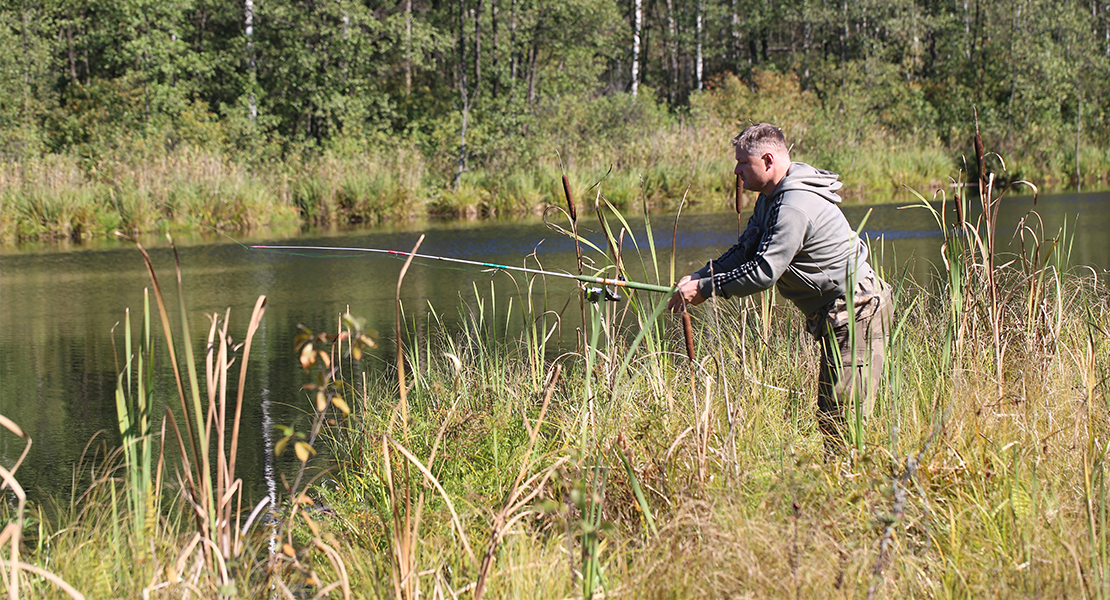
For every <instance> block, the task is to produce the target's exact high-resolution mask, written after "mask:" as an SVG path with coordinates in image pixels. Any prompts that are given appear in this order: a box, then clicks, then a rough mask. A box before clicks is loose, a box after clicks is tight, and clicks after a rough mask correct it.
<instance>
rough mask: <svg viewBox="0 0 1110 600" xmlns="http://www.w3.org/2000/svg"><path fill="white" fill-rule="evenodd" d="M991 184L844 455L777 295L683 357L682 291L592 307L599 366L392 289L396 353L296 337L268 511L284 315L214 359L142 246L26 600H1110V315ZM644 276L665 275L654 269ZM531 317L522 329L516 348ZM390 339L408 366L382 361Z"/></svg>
mask: <svg viewBox="0 0 1110 600" xmlns="http://www.w3.org/2000/svg"><path fill="white" fill-rule="evenodd" d="M982 159H983V157H982V155H980V156H979V157H977V160H982ZM992 181H993V178H986V179H985V180H981V185H980V187H979V188H978V190H977V191H978V192H979V193H980V194H982V197H983V198H986V201H984V202H982V206H981V209H982V210H980V211H977V212H979V214H982V215H984V216H983V217H980V218H979V219H978V220H977V222H975V223H968V222H964V221H963V219H962V215H967V214H970V213H971V210H970V208H971V205H972V200H971V199H970V198H968V197H966V196H965V197H963V198H962V200H960V201H959V202H957V203H955V204H953V203H951V202H950V203H948V204H947V205H946V206H944V207H943V210H942V211H938V210H937V209H936V208H935V207H934V206H933V205H931V204H930V203H928V202H927V201H926V198H925V197H924V196H920V197H919V198H918V202H919V206H918V208H916V210H921V211H922V216H923V218H935V219H936V221H937V226H938V228H939V229H940V230H941V231H942V232H943V235H944V237H945V245H944V253H945V258H946V260H945V262H944V263H943V270H942V271H941V272H939V273H938V276H939V277H938V279H937V280H930V281H923V282H917V281H913V280H911V279H908V278H906V277H905V275H904V274H903V273H896V272H894V273H883V274H882V276H883V278H884V279H886V280H887V281H890V282H892V284H893V285H894V296H895V304H896V306H897V307H898V308H897V314H896V316H895V324H894V326H893V329H892V331H891V332H890V338H889V340H888V341H887V343H885V344H884V352H885V353H886V358H885V362H884V364H885V367H884V369H885V370H884V377H883V385H882V386H881V389H880V396H879V398H878V401H877V403H876V406H877V410H876V412H875V414H874V415H873V416H872V417H871V418H870V419H869V420H867V421H863V420H861V419H855V418H853V413H852V410H851V407H850V404H851V403H849V409H848V411H847V414H846V420H845V427H846V429H845V433H844V439H843V442H844V444H845V447H844V448H843V449H842V450H841V451H839V452H835V451H834V452H832V453H830V452H829V450H828V448H827V446H826V445H825V440H823V439H822V436H821V434H820V433H819V432H818V430H817V427H816V425H815V422H814V421H815V420H814V418H813V414H814V398H815V396H816V394H815V390H814V386H815V381H816V377H815V376H814V372H815V371H816V369H817V368H818V357H817V352H816V349H815V348H814V347H813V344H812V340H811V339H810V338H809V337H808V334H806V333H805V332H804V330H802V329H799V326H798V317H797V315H796V314H794V313H795V311H794V310H793V309H791V308H788V307H782V306H779V305H777V304H776V302H775V299H774V294H773V293H770V292H769V293H765V294H763V295H760V296H756V297H750V298H746V299H742V300H735V299H733V300H727V301H726V300H714V301H710V302H707V303H705V304H704V305H702V306H699V307H696V308H695V309H694V310H693V311H692V317H693V318H692V320H691V322H692V327H691V328H690V329H689V333H686V334H685V335H686V336H689V337H685V339H684V329H683V327H682V325H681V322H682V321H683V320H682V319H676V318H674V316H672V315H666V314H663V309H664V307H665V304H666V298H665V297H661V296H659V295H651V294H647V293H642V292H639V293H632V294H629V295H628V297H627V298H626V299H625V301H624V302H622V303H620V304H615V303H606V302H602V303H601V304H594V303H589V302H583V303H582V305H581V311H582V318H583V326H582V328H581V329H580V330H579V331H580V335H579V337H578V341H577V347H576V348H569V349H554V348H551V347H550V346H549V345H548V341H549V339H550V335H551V332H552V331H554V330H555V328H558V327H560V326H561V318H560V316H559V315H558V314H557V313H556V311H553V310H550V309H551V307H550V306H547V305H546V304H545V302H546V300H545V295H544V294H543V293H542V292H543V289H544V281H543V279H542V278H540V277H536V276H529V277H525V278H522V280H521V281H520V284H521V285H520V287H519V288H518V289H519V292H518V294H519V295H516V296H513V297H512V298H497V297H494V292H492V291H490V292H489V295H485V294H479V295H478V298H477V300H476V301H475V302H473V303H470V304H464V305H461V306H459V307H458V310H459V311H460V315H461V316H462V317H463V318H462V323H463V325H462V327H461V328H460V329H457V330H453V331H449V330H448V329H447V328H446V327H444V326H443V323H442V322H441V321H440V320H439V317H438V315H437V313H436V312H435V310H443V308H444V307H438V308H437V309H433V311H432V313H431V314H429V315H428V316H427V322H424V323H408V322H406V319H405V317H404V316H403V314H404V311H403V310H402V309H403V307H402V306H401V304H400V300H399V299H398V301H397V307H396V310H397V318H396V331H395V332H394V335H395V336H396V337H394V338H393V339H394V340H403V344H399V345H395V344H394V342H393V341H389V340H387V339H386V338H379V337H378V335H379V334H377V333H376V332H371V331H368V330H366V329H365V323H364V322H363V321H362V320H360V319H359V318H357V317H356V316H352V315H350V314H344V315H337V318H336V320H335V322H333V323H331V324H330V325H329V324H313V325H312V326H311V327H306V326H303V325H302V326H300V334H299V336H298V337H297V339H296V340H295V342H294V347H292V348H290V349H289V360H291V361H293V360H295V361H299V364H300V366H301V367H302V368H303V370H304V382H305V383H304V385H303V386H302V387H301V388H300V390H299V391H297V392H295V395H296V396H297V397H298V398H299V400H298V401H299V402H300V403H301V405H302V406H303V408H304V411H305V413H304V418H303V419H302V420H301V422H299V423H278V424H276V427H275V428H274V432H273V434H272V435H271V436H269V438H267V439H268V440H270V441H268V442H267V444H268V445H267V448H272V450H273V452H274V453H276V454H282V453H286V454H288V453H292V454H294V455H295V456H296V458H297V460H298V461H299V464H300V465H301V470H300V472H299V473H298V474H297V475H296V476H295V477H293V478H292V480H291V481H290V480H287V479H285V478H282V481H280V482H279V483H278V489H279V491H278V493H277V496H276V498H275V499H270V498H267V499H264V500H263V501H262V502H260V503H259V504H257V505H255V506H253V507H252V506H250V505H248V504H246V503H244V498H243V488H242V485H241V483H242V482H241V481H239V480H238V479H237V476H236V472H235V462H236V448H237V444H238V441H239V439H240V432H239V422H238V414H239V410H240V407H241V406H242V403H243V402H250V401H252V400H251V396H252V394H254V393H255V392H253V391H251V390H245V389H244V387H243V385H244V384H243V382H244V381H245V380H246V375H245V373H246V372H247V370H248V369H249V368H250V366H249V365H250V361H251V360H252V356H251V340H252V338H253V336H254V333H255V332H256V331H257V330H258V328H259V326H260V324H261V323H263V322H264V319H265V308H266V298H265V296H260V297H259V299H258V302H257V303H256V305H255V307H254V311H253V313H252V315H251V316H250V319H249V325H247V321H246V320H244V319H245V316H246V315H243V314H236V315H233V314H231V313H230V310H229V311H228V312H227V313H224V314H223V315H221V314H218V313H216V314H213V315H211V319H210V323H209V327H208V334H207V341H206V342H202V341H201V340H202V339H203V338H202V336H191V335H190V328H189V323H188V322H187V320H186V318H185V315H186V314H187V313H188V311H187V310H186V303H185V298H184V295H183V292H181V290H180V289H178V290H177V292H176V293H177V297H176V298H174V297H173V295H172V294H171V295H170V296H165V295H164V294H163V290H162V288H161V287H160V285H159V280H158V277H157V275H159V274H160V275H161V276H162V279H163V280H169V279H172V277H167V275H169V273H166V272H165V271H167V270H168V268H167V267H168V266H167V265H162V264H159V265H155V264H153V263H151V262H150V257H149V256H148V255H147V253H146V252H145V250H143V249H142V246H141V245H139V246H138V248H139V251H140V252H142V253H143V257H144V259H145V260H146V261H147V265H148V268H149V270H150V276H151V288H150V290H151V293H148V294H147V295H146V298H147V300H146V303H145V306H144V308H143V310H142V311H136V312H135V314H134V315H129V316H128V317H127V318H126V319H125V320H124V322H123V324H122V334H120V332H117V335H120V340H119V342H117V344H118V345H119V348H120V349H122V350H123V354H122V356H125V357H131V358H130V360H125V362H124V364H121V365H120V367H119V369H120V373H121V376H120V379H119V387H118V388H117V392H116V398H117V412H118V415H119V426H120V439H121V440H122V444H121V447H120V448H118V449H114V448H111V447H109V446H108V444H107V442H106V441H105V437H104V436H101V437H99V438H98V440H97V443H96V444H94V445H93V447H92V452H91V453H90V455H89V459H88V460H87V461H86V462H84V463H83V464H82V465H80V466H79V467H78V468H77V469H76V470H75V479H74V486H73V494H72V496H71V497H68V498H56V499H54V500H53V501H52V502H34V501H29V500H28V498H27V496H26V494H25V493H24V492H23V490H22V488H21V487H20V486H19V483H18V469H19V467H20V462H21V460H16V462H15V464H14V465H13V466H11V467H10V470H8V467H4V470H3V471H0V475H2V476H3V478H4V485H5V486H6V488H7V489H6V490H4V491H3V492H2V493H3V494H4V495H5V498H6V501H5V502H2V503H0V517H3V519H4V521H5V522H6V523H8V525H7V526H6V527H5V529H4V530H3V533H2V535H0V545H2V546H3V548H4V557H3V559H2V560H0V581H2V582H3V583H2V584H0V589H7V590H8V591H9V593H10V594H11V595H12V596H13V597H59V598H61V597H69V598H84V597H89V598H104V597H143V598H179V597H182V596H185V595H189V596H195V597H200V598H209V597H220V598H258V597H279V598H322V597H329V598H344V599H349V598H361V597H378V598H396V599H398V600H401V599H404V600H416V599H417V598H421V597H429V598H473V599H474V600H481V599H482V598H484V597H488V598H537V599H539V598H552V599H557V598H567V597H576V598H583V599H592V598H603V597H606V598H607V597H614V596H621V597H629V598H649V599H650V598H660V599H663V598H691V599H697V598H721V597H736V598H747V597H753V598H786V597H794V598H814V599H819V598H868V599H876V598H918V597H928V598H1030V599H1032V598H1037V599H1044V598H1061V599H1063V598H1090V599H1092V600H1094V599H1098V600H1101V599H1105V598H1108V597H1110V486H1108V483H1110V482H1108V477H1110V460H1108V457H1107V437H1106V435H1107V432H1108V431H1110V364H1108V363H1107V357H1108V356H1110V335H1108V333H1107V332H1108V331H1110V294H1108V293H1107V288H1106V282H1105V281H1101V280H1100V278H1099V276H1098V274H1097V273H1095V272H1094V271H1092V270H1090V269H1086V268H1073V267H1071V266H1070V264H1069V263H1070V257H1069V250H1068V248H1069V247H1070V243H1069V239H1068V238H1067V236H1066V233H1065V232H1063V231H1060V232H1046V231H1043V230H1042V229H1041V226H1038V225H1037V224H1036V219H1030V220H1029V221H1028V223H1027V224H1026V226H1025V227H1024V228H1023V233H1022V239H1023V240H1024V241H1025V242H1026V243H1025V244H1023V250H1022V252H1021V253H1020V254H1019V255H1018V256H1016V257H1011V256H1009V255H1007V256H1005V257H1003V256H996V255H995V250H994V248H995V241H994V235H995V234H994V231H995V224H994V223H993V222H991V218H992V217H991V215H992V212H993V211H992V210H991V207H992V206H994V204H995V203H997V202H1005V201H1006V198H1004V197H1003V196H1004V194H1005V193H1006V189H1005V188H1004V187H999V188H995V187H994V186H993V185H992V184H991V182H992ZM972 195H974V194H972ZM975 202H976V204H978V201H977V200H976V201H975ZM567 208H568V210H567V216H566V218H567V219H568V220H569V223H567V226H566V230H567V231H568V232H574V231H575V230H576V228H577V221H576V219H575V217H574V216H572V215H574V214H575V212H576V211H575V209H574V205H573V203H572V202H571V200H570V199H569V198H568V199H567ZM643 216H644V218H645V219H650V215H649V214H645V215H643ZM623 218H624V217H619V216H617V215H614V214H613V213H612V212H610V211H608V210H606V211H604V212H603V219H605V220H606V221H608V220H609V219H623ZM615 225H617V223H616V221H614V222H613V223H609V224H608V225H607V226H606V227H604V228H603V229H605V230H606V231H612V230H613V228H614V227H613V226H615ZM659 229H662V230H666V229H667V224H663V225H662V227H659ZM568 235H573V233H568ZM646 235H647V236H651V235H652V234H651V229H650V228H648V229H647V234H646ZM421 241H422V240H421ZM608 241H609V244H610V248H609V249H608V250H603V249H600V248H598V249H594V250H589V249H586V248H584V249H583V252H584V253H586V254H588V255H590V256H588V257H587V259H588V260H591V261H592V263H593V264H595V265H601V264H607V265H609V266H608V267H607V268H608V269H609V270H610V271H612V272H613V273H615V272H617V271H619V266H618V265H619V260H620V258H619V257H621V256H622V254H621V253H618V252H616V251H615V250H614V249H615V248H617V247H618V246H619V244H618V242H617V240H616V239H614V238H613V236H612V235H609V240H608ZM663 243H665V242H663V241H661V240H639V241H638V245H639V246H641V247H644V246H647V247H650V248H654V247H655V246H656V245H661V244H663ZM419 246H420V242H419V241H418V242H417V244H416V247H415V248H413V252H418V251H419ZM875 251H877V252H879V251H881V248H877V249H875ZM624 258H625V259H633V257H632V256H631V254H629V255H628V256H624ZM1011 259H1012V260H1011ZM1003 261H1005V262H1003ZM645 263H646V264H645V266H646V267H647V268H646V269H645V271H648V272H655V273H659V272H661V271H665V269H666V266H665V264H662V265H661V264H660V262H659V261H658V259H656V258H655V256H654V253H653V254H652V257H651V258H650V259H648V258H645ZM407 267H408V263H406V265H405V268H403V269H402V270H401V272H400V275H399V277H398V282H397V286H398V290H400V289H401V287H402V286H403V285H404V277H405V272H406V269H407ZM653 267H654V268H653ZM176 272H177V276H178V277H180V273H181V271H180V265H176ZM177 287H178V288H180V286H177ZM399 297H400V296H399V293H398V298H399ZM556 303H557V304H558V305H560V306H562V305H563V304H564V300H563V299H558V300H557V301H556ZM514 307H515V308H514ZM570 310H571V311H572V312H573V311H577V310H578V306H577V305H576V306H574V307H572V308H571V309H570ZM132 317H136V319H135V327H134V329H133V328H132V326H133V324H132ZM510 321H513V322H514V323H515V324H514V325H513V327H512V329H513V330H514V331H520V332H521V333H520V334H513V335H507V334H506V333H505V332H506V331H507V330H508V329H510V328H509V327H508V324H509V322H510ZM233 338H234V339H233ZM379 344H382V346H384V348H383V347H379ZM390 347H392V348H393V351H394V352H393V353H394V354H395V356H396V357H397V360H396V368H394V369H392V370H386V371H384V372H383V371H382V370H381V369H380V368H374V369H368V368H367V366H366V365H365V364H364V361H366V360H367V359H368V357H369V356H371V355H373V354H375V353H381V352H383V350H388V349H390ZM194 355H195V356H194ZM156 361H158V362H161V363H162V364H167V365H169V366H170V367H172V368H173V370H174V372H175V374H179V378H178V386H177V390H176V394H175V393H174V391H173V390H172V389H162V390H159V389H158V388H159V387H168V386H155V385H154V382H153V380H152V378H151V377H150V374H151V373H152V365H153V364H154V362H156ZM163 361H165V362H163ZM236 381H238V384H236V383H235V382H236ZM290 392H293V391H292V390H290ZM159 406H166V407H167V408H166V409H165V410H162V409H155V408H154V407H159ZM0 427H3V428H5V429H7V430H8V431H9V432H11V433H12V434H14V435H15V436H18V437H20V438H22V439H23V442H24V443H25V444H27V445H29V444H30V443H32V441H33V440H30V439H29V438H28V437H27V436H26V434H24V433H23V431H22V430H21V429H20V428H19V426H18V424H15V423H12V422H10V421H9V420H7V419H4V418H0ZM269 444H272V446H270V445H269ZM13 448H18V446H13ZM171 448H172V449H171ZM324 449H326V450H327V452H326V454H327V455H329V457H330V458H329V459H328V460H324V459H323V457H322V456H317V453H318V452H321V451H322V450H324ZM321 453H322V452H321ZM25 468H26V467H25ZM92 540H97V542H96V543H91V541H92Z"/></svg>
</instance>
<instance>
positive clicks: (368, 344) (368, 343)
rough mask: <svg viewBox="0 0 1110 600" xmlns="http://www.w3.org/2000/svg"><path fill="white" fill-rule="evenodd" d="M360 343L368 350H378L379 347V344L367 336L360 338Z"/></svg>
mask: <svg viewBox="0 0 1110 600" xmlns="http://www.w3.org/2000/svg"><path fill="white" fill-rule="evenodd" d="M358 341H360V342H362V343H363V344H364V345H365V346H366V347H367V348H377V347H378V343H377V342H375V341H374V340H372V339H370V337H369V336H367V335H361V336H359V338H358Z"/></svg>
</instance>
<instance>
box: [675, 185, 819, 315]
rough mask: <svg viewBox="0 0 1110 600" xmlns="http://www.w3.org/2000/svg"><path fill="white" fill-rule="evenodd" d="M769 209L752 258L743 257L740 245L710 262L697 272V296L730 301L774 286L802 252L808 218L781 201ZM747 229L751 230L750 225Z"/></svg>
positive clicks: (807, 227) (743, 253)
mask: <svg viewBox="0 0 1110 600" xmlns="http://www.w3.org/2000/svg"><path fill="white" fill-rule="evenodd" d="M770 210H771V213H770V214H769V215H768V218H767V224H768V227H767V230H766V231H764V232H762V236H761V237H760V238H759V245H758V246H757V247H756V249H755V253H754V256H750V257H749V256H746V254H747V253H746V252H744V251H743V244H742V243H741V244H737V245H735V246H733V247H732V248H730V249H729V250H728V251H727V252H725V253H724V254H723V255H721V257H720V258H718V259H717V260H713V261H710V262H709V263H708V264H707V265H705V266H704V267H702V268H701V269H700V270H699V271H698V272H697V273H698V275H699V277H700V278H699V280H698V293H700V294H701V295H702V296H703V297H705V298H709V297H710V296H714V295H716V296H723V297H725V298H731V297H733V296H748V295H750V294H754V293H756V292H761V291H763V290H766V289H769V288H770V287H771V286H773V285H775V282H777V281H778V280H779V277H781V276H782V274H783V273H784V272H785V271H786V269H787V268H788V267H789V266H790V263H791V262H792V261H793V260H794V257H795V256H797V254H798V252H799V251H800V250H801V248H802V242H803V241H805V237H806V233H807V231H808V230H809V218H808V217H807V216H806V215H805V213H803V212H802V211H800V210H798V209H797V208H795V207H792V206H789V205H787V206H784V205H783V204H782V203H781V202H778V203H775V204H774V205H773V206H772V207H771V208H770ZM748 228H749V230H751V228H752V225H751V224H750V223H749V225H748ZM744 233H745V234H747V233H748V231H745V232H744ZM742 239H743V238H742Z"/></svg>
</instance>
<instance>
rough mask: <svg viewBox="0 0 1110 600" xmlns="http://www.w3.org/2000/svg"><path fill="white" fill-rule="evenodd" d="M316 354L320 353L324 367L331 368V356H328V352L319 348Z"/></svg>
mask: <svg viewBox="0 0 1110 600" xmlns="http://www.w3.org/2000/svg"><path fill="white" fill-rule="evenodd" d="M316 354H319V355H320V362H322V363H324V368H325V369H330V368H331V357H330V356H328V353H327V352H324V351H323V350H320V351H319V352H317V353H316Z"/></svg>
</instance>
